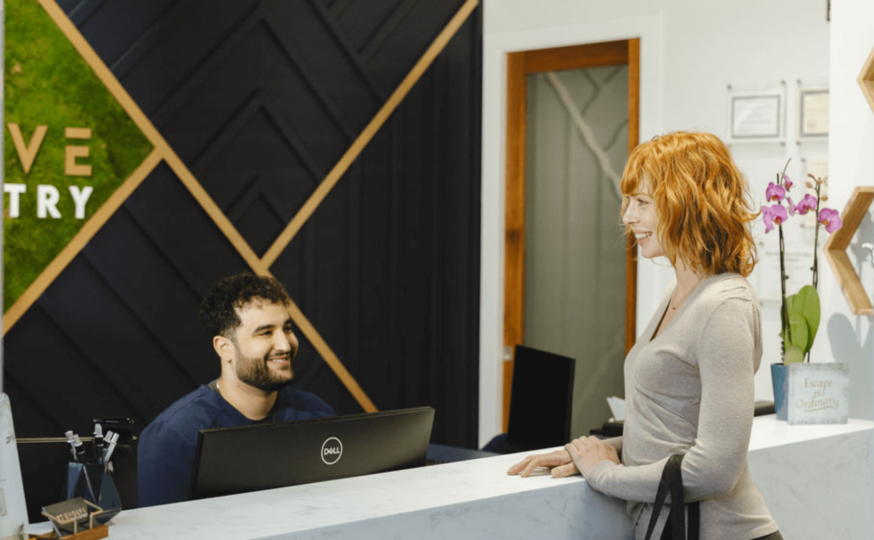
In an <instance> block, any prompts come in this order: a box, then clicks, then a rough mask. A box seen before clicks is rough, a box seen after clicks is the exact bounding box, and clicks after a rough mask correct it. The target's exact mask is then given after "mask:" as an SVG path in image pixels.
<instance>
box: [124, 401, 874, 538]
mask: <svg viewBox="0 0 874 540" xmlns="http://www.w3.org/2000/svg"><path fill="white" fill-rule="evenodd" d="M872 444H874V422H867V421H856V420H851V421H850V423H849V424H847V425H838V426H788V425H787V424H786V422H778V421H776V419H775V418H774V417H773V416H764V417H758V418H756V420H755V423H754V427H753V437H752V442H751V445H750V453H749V464H750V470H751V472H752V475H753V478H754V479H755V481H756V483H757V484H758V486H759V489H760V490H761V491H762V494H763V495H764V497H765V500H766V501H767V503H768V507H769V508H770V510H771V512H772V514H773V515H774V518H775V519H776V520H777V522H778V523H779V524H780V528H781V531H782V532H783V535H784V536H785V537H786V538H787V539H792V540H802V539H805V538H818V539H821V538H829V539H830V540H837V539H852V540H859V539H866V538H868V539H874V514H871V512H870V509H871V508H874V476H872V467H871V464H872V455H874V454H872V450H874V446H872ZM522 457H524V454H516V455H506V456H496V457H489V458H483V459H478V460H472V461H463V462H458V463H449V464H443V465H432V466H429V467H423V468H419V469H411V470H406V471H397V472H392V473H384V474H378V475H371V476H366V477H359V478H349V479H344V480H335V481H331V482H322V483H318V484H309V485H303V486H296V487H291V488H282V489H275V490H269V491H262V492H257V493H248V494H243V495H234V496H230V497H219V498H214V499H207V500H201V501H191V502H186V503H179V504H173V505H166V506H159V507H153V508H143V509H137V510H127V511H123V512H122V513H121V514H119V515H118V516H116V517H115V519H113V521H112V525H111V527H110V538H112V539H116V540H127V539H131V540H134V539H161V540H167V539H174V538H179V539H191V538H210V539H228V540H231V539H233V540H241V539H256V538H270V539H280V538H294V539H299V538H324V539H328V538H330V539H346V538H348V539H353V538H355V539H361V538H393V539H394V538H415V539H438V538H440V539H444V538H451V539H453V540H461V539H466V538H472V539H473V538H476V539H481V538H496V539H497V538H501V539H506V538H519V539H523V538H524V539H529V538H532V537H539V538H549V539H550V540H557V539H564V538H567V539H571V538H573V539H575V540H579V539H611V540H612V539H623V538H632V524H631V522H630V520H629V518H628V517H627V516H626V514H625V504H624V503H623V502H622V501H619V500H616V499H611V498H609V497H606V496H603V495H601V494H599V493H597V492H595V491H594V490H592V489H591V488H589V487H588V485H587V484H586V482H585V481H584V480H583V479H582V478H581V477H580V476H576V477H572V478H565V479H554V478H552V477H551V476H549V475H548V473H544V474H541V475H537V476H532V477H530V478H519V477H516V476H507V474H506V470H507V469H508V468H509V467H510V465H512V464H513V463H516V462H517V461H519V460H520V459H521V458H522ZM243 459H244V458H243Z"/></svg>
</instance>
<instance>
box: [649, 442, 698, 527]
mask: <svg viewBox="0 0 874 540" xmlns="http://www.w3.org/2000/svg"><path fill="white" fill-rule="evenodd" d="M682 465H683V454H673V455H672V456H671V457H669V458H668V462H667V463H665V469H664V470H663V471H662V478H661V480H659V490H658V492H657V493H656V499H655V504H654V505H653V509H652V516H650V519H649V527H647V529H646V540H650V538H651V537H652V533H653V531H654V530H655V526H656V522H658V519H659V514H660V513H661V511H662V507H663V506H664V504H665V499H666V498H667V495H668V492H669V491H670V493H671V513H670V514H669V515H668V522H667V523H666V524H665V527H668V526H669V527H670V528H671V533H672V536H673V539H672V540H686V516H685V512H684V507H685V504H684V503H683V474H682V470H681V469H682ZM699 512H700V509H699V504H698V502H694V503H692V504H690V505H689V540H698V527H699V522H700V516H699ZM663 538H664V537H663Z"/></svg>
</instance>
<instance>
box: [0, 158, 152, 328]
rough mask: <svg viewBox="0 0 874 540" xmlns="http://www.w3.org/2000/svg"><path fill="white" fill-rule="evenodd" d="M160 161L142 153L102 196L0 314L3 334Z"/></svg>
mask: <svg viewBox="0 0 874 540" xmlns="http://www.w3.org/2000/svg"><path fill="white" fill-rule="evenodd" d="M160 162H161V156H160V154H159V153H158V151H157V150H152V152H151V153H150V154H149V155H148V156H146V159H144V160H143V162H142V163H140V166H139V167H137V168H136V170H134V172H133V173H131V175H130V176H129V177H128V179H127V180H125V181H124V183H123V184H122V185H121V186H119V187H118V189H116V190H115V192H114V193H113V194H112V195H110V196H109V198H108V199H106V202H104V203H103V205H102V206H101V207H100V208H99V209H98V210H97V212H95V213H94V215H93V216H91V218H90V219H89V220H88V221H87V222H86V223H85V225H83V226H82V228H81V229H79V232H78V233H76V236H74V237H73V238H72V239H71V240H70V242H69V243H68V244H67V245H66V246H65V247H64V249H63V250H61V252H60V253H58V256H57V257H55V258H54V259H53V260H52V262H51V263H49V265H48V266H46V267H45V269H44V270H43V271H42V273H40V275H39V276H37V278H36V279H35V280H34V281H33V283H31V284H30V287H28V288H27V290H25V291H24V293H23V294H22V295H21V296H20V297H19V298H18V300H16V301H15V303H14V304H12V306H10V307H9V309H8V310H7V311H6V313H4V314H3V335H4V336H5V335H6V332H8V331H9V330H10V329H11V328H12V327H13V326H15V323H16V322H18V319H20V318H21V316H22V315H24V313H25V312H26V311H27V310H28V309H30V306H32V305H33V303H34V302H36V301H37V299H38V298H39V297H40V296H41V295H42V293H43V292H44V291H45V290H46V289H48V288H49V285H51V284H52V283H53V282H54V281H55V278H57V277H58V276H59V275H60V274H61V272H63V271H64V268H66V267H67V265H68V264H70V262H71V261H72V260H73V259H74V258H75V257H76V255H77V254H78V253H79V252H80V251H82V248H84V247H85V245H86V244H87V243H88V242H89V241H90V240H91V238H93V237H94V235H95V234H97V231H99V230H100V229H101V227H103V224H104V223H106V222H107V221H108V220H109V218H110V217H112V215H113V214H115V211H116V210H118V208H119V207H120V206H121V205H122V204H123V203H124V201H125V200H127V198H128V196H129V195H130V194H131V193H133V192H134V190H135V189H137V186H139V185H140V183H142V181H143V180H145V178H146V177H147V176H149V173H151V172H152V170H153V169H154V168H155V167H156V166H157V165H158V163H160Z"/></svg>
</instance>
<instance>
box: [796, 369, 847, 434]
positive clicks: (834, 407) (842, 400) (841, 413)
mask: <svg viewBox="0 0 874 540" xmlns="http://www.w3.org/2000/svg"><path fill="white" fill-rule="evenodd" d="M787 390H788V399H787V403H786V406H787V409H788V420H789V424H846V423H847V418H848V417H849V410H850V409H849V405H850V367H849V364H810V363H798V364H790V366H789V381H788V388H787Z"/></svg>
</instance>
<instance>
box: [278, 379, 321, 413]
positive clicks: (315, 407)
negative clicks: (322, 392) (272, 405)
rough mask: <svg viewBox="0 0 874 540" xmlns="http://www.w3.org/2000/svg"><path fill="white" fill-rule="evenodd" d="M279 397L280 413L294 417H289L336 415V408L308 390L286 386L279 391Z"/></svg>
mask: <svg viewBox="0 0 874 540" xmlns="http://www.w3.org/2000/svg"><path fill="white" fill-rule="evenodd" d="M277 397H278V399H279V410H280V414H283V416H288V415H291V416H293V417H294V418H287V419H303V418H318V417H322V416H334V415H335V413H334V409H332V408H331V406H330V405H328V404H327V403H325V402H324V401H322V400H321V399H320V398H319V397H318V396H316V395H315V394H313V393H312V392H307V391H306V390H298V389H297V388H293V387H291V386H286V387H285V388H283V389H282V390H280V391H279V395H278V396H277Z"/></svg>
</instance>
